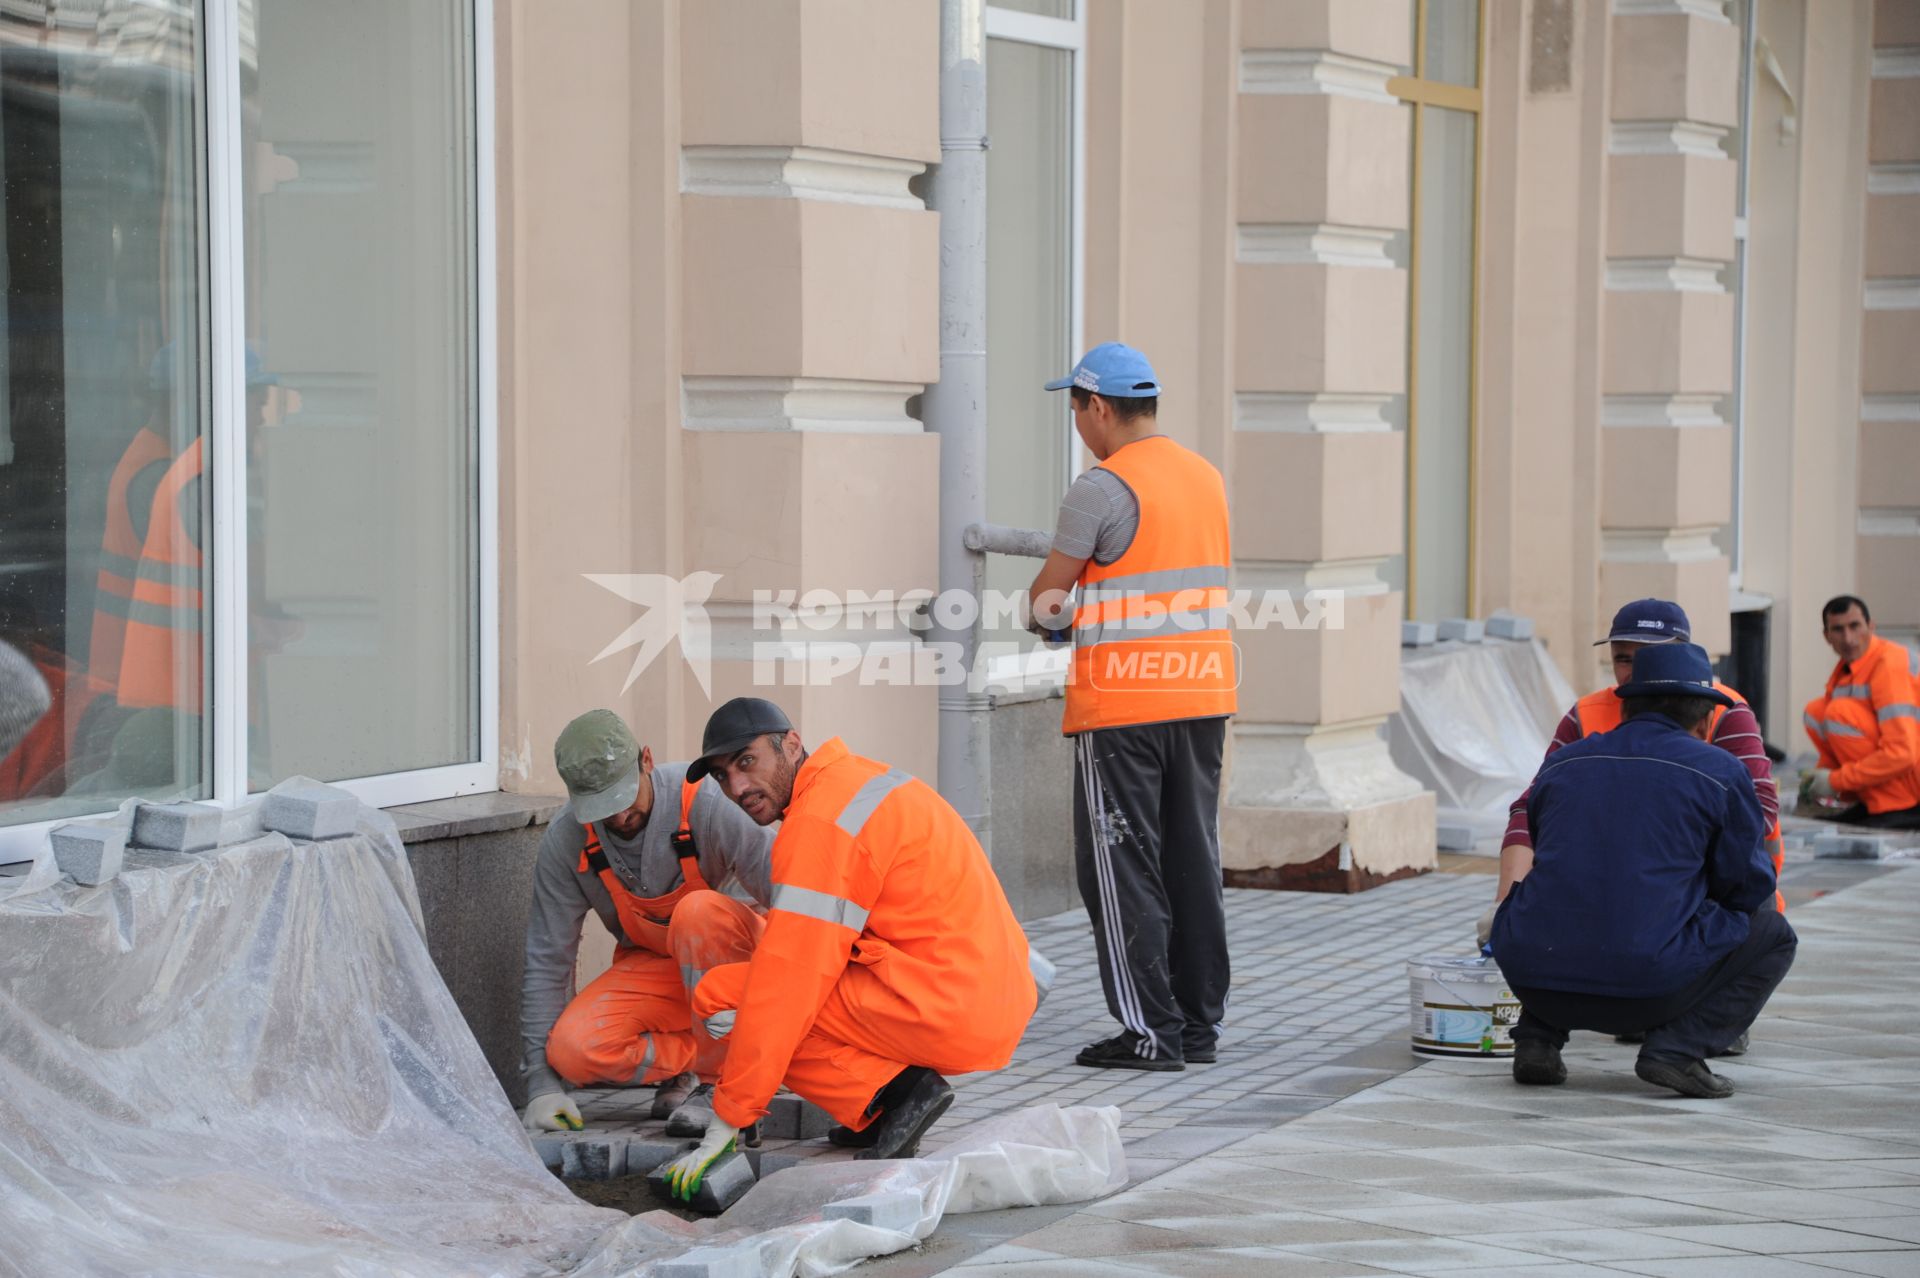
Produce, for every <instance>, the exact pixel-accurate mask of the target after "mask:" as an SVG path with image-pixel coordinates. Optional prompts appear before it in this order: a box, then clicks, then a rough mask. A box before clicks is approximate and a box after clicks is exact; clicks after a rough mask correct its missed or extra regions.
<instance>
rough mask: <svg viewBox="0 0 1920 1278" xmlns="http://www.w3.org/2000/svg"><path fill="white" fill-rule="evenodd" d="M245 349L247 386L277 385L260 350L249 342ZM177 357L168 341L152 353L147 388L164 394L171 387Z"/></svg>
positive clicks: (172, 345)
mask: <svg viewBox="0 0 1920 1278" xmlns="http://www.w3.org/2000/svg"><path fill="white" fill-rule="evenodd" d="M246 351H247V386H248V388H249V389H251V388H253V387H256V386H278V385H279V384H280V379H279V378H278V377H275V376H274V375H273V374H272V373H269V372H268V371H267V370H266V369H265V367H263V366H262V365H261V363H260V352H259V351H256V350H255V349H253V344H252V343H251V342H249V343H248V344H247V347H246ZM178 358H179V351H178V349H177V348H176V347H175V345H174V343H172V342H168V343H167V344H166V345H165V346H162V347H161V348H160V349H159V350H157V351H155V352H154V353H153V359H152V360H151V361H150V362H149V363H148V364H147V389H148V390H150V391H153V392H154V393H155V394H161V395H164V394H166V393H167V392H168V391H170V390H172V389H173V365H174V361H175V360H177V359H178Z"/></svg>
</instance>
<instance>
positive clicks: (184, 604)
mask: <svg viewBox="0 0 1920 1278" xmlns="http://www.w3.org/2000/svg"><path fill="white" fill-rule="evenodd" d="M161 353H162V355H164V354H166V352H165V351H164V350H163V351H162V352H161ZM158 358H159V357H158V356H156V361H157V360H158ZM246 375H247V435H248V441H249V444H250V445H251V443H252V442H253V441H254V440H255V439H256V438H257V436H258V431H259V428H260V426H261V425H262V423H263V422H264V421H265V418H266V407H267V397H268V394H269V393H270V391H271V389H272V387H273V386H274V385H275V384H276V383H277V381H278V379H277V378H275V377H273V376H271V375H270V374H268V373H266V372H265V371H263V370H262V368H261V366H260V359H259V356H258V355H256V354H255V353H254V352H253V350H252V349H248V350H247V352H246ZM205 473H206V437H205V436H204V435H202V436H198V437H196V438H195V439H194V440H193V442H192V443H190V444H188V445H187V446H186V448H185V449H183V450H182V451H181V453H180V455H179V456H178V457H176V458H174V460H173V463H172V464H171V465H170V466H168V467H167V469H166V472H165V474H164V475H162V477H161V479H160V483H159V486H158V487H157V488H156V489H155V490H154V495H153V505H152V515H151V517H150V518H149V519H148V521H147V528H146V539H145V541H144V542H143V543H142V544H141V548H140V563H139V566H138V567H137V569H136V570H135V573H134V580H133V583H132V586H133V589H132V593H131V595H130V597H129V598H128V599H127V602H126V624H125V628H124V636H125V637H124V639H123V641H122V643H121V653H120V668H119V677H118V679H117V684H118V690H119V699H120V704H121V705H123V706H135V707H141V706H167V707H170V708H172V709H175V710H178V711H180V712H181V713H182V714H193V715H197V714H200V713H202V712H203V705H202V691H201V686H200V670H201V664H202V662H201V635H202V621H203V619H204V617H205V615H206V613H205V595H204V594H203V589H204V585H205V583H204V581H203V579H202V578H203V574H204V573H205V570H206V566H207V565H206V556H205V553H204V550H203V540H202V537H203V533H204V531H205V530H204V529H203V528H202V527H201V524H202V518H201V515H202V510H203V507H204V505H205V502H206V495H205V493H204V492H203V491H202V488H203V484H202V480H203V479H204V477H205ZM110 518H111V516H110ZM250 531H251V535H252V536H253V537H255V538H256V539H257V538H258V537H259V535H260V532H261V530H259V529H251V530H250ZM248 593H249V596H250V599H249V608H250V621H255V620H258V619H259V618H260V616H261V610H262V607H263V605H264V600H261V599H259V598H257V596H258V594H259V592H258V591H254V590H250V591H249V592H248ZM259 648H260V645H259V644H257V643H256V644H250V655H251V656H252V657H253V658H255V659H256V664H257V658H258V655H259ZM255 700H256V701H257V700H258V697H257V696H256V697H255Z"/></svg>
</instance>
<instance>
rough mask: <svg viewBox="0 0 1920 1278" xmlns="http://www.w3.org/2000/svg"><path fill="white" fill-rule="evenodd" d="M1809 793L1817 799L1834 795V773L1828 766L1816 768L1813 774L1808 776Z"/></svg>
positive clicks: (1829, 797)
mask: <svg viewBox="0 0 1920 1278" xmlns="http://www.w3.org/2000/svg"><path fill="white" fill-rule="evenodd" d="M1807 795H1808V797H1810V798H1815V799H1831V798H1832V797H1833V773H1832V771H1831V770H1829V769H1827V768H1815V769H1814V770H1813V775H1812V776H1810V777H1808V778H1807Z"/></svg>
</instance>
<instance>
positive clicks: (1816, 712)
mask: <svg viewBox="0 0 1920 1278" xmlns="http://www.w3.org/2000/svg"><path fill="white" fill-rule="evenodd" d="M1917 706H1920V670H1917V669H1916V667H1915V664H1914V659H1913V657H1912V656H1911V655H1910V654H1909V653H1908V652H1907V650H1906V649H1905V648H1903V647H1901V646H1900V645H1899V644H1897V643H1895V642H1894V641H1893V640H1891V639H1882V638H1880V637H1879V636H1878V635H1876V636H1874V640H1873V642H1872V643H1871V644H1869V645H1868V647H1867V651H1866V653H1865V654H1864V655H1863V656H1862V657H1861V658H1860V660H1858V661H1856V662H1854V663H1853V664H1852V666H1851V667H1849V666H1848V665H1847V663H1846V662H1844V661H1843V662H1840V663H1839V664H1838V665H1836V666H1834V668H1833V673H1832V674H1830V675H1828V676H1827V691H1826V695H1825V696H1821V697H1815V698H1814V699H1813V700H1812V701H1809V702H1808V703H1807V709H1806V713H1805V716H1804V721H1805V723H1806V727H1807V735H1808V736H1809V737H1811V738H1813V744H1814V746H1815V748H1817V749H1818V750H1819V751H1820V766H1821V767H1823V768H1827V769H1829V770H1830V771H1831V772H1832V775H1831V776H1830V777H1828V778H1827V779H1828V781H1830V782H1831V783H1832V785H1833V788H1834V792H1835V793H1837V794H1851V795H1853V796H1854V797H1855V798H1857V799H1858V800H1859V801H1860V802H1862V803H1864V804H1866V805H1867V811H1869V812H1873V813H1880V812H1904V811H1906V810H1907V809H1908V808H1911V807H1914V806H1916V805H1920V708H1916V707H1917Z"/></svg>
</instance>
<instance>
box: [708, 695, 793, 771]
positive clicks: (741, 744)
mask: <svg viewBox="0 0 1920 1278" xmlns="http://www.w3.org/2000/svg"><path fill="white" fill-rule="evenodd" d="M792 731H793V725H792V724H791V723H789V722H787V712H786V711H784V710H782V709H781V708H780V707H779V706H776V705H775V704H773V702H771V701H767V700H765V699H764V698H761V697H735V698H734V699H733V700H731V701H729V702H727V704H725V705H723V706H721V707H720V708H719V709H718V710H715V711H714V712H713V715H712V717H711V718H709V719H708V720H707V730H706V733H705V735H704V736H702V737H701V739H700V757H699V758H697V759H695V760H694V761H693V762H692V763H689V764H688V765H687V780H689V781H698V780H700V779H701V778H702V777H704V776H706V775H707V774H708V773H709V772H711V771H713V765H714V762H715V761H716V760H717V759H719V758H720V757H721V756H722V755H728V754H738V753H739V752H740V751H742V750H744V749H746V748H747V747H748V746H750V745H752V744H753V743H754V742H755V741H757V740H759V739H760V738H761V737H764V736H766V735H767V734H768V733H770V732H792Z"/></svg>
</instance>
